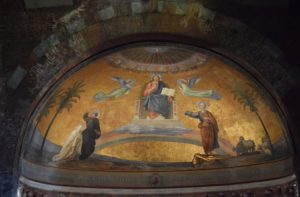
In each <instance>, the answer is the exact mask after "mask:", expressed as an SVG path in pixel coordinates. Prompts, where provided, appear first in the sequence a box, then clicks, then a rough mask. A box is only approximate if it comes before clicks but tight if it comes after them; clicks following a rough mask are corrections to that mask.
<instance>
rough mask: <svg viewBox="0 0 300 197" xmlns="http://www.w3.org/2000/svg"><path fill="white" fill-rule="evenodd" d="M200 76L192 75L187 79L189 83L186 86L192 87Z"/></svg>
mask: <svg viewBox="0 0 300 197" xmlns="http://www.w3.org/2000/svg"><path fill="white" fill-rule="evenodd" d="M200 79H201V78H200V77H192V78H191V79H190V80H189V84H188V87H189V88H192V87H193V86H194V85H195V84H197V83H198V82H199V81H200Z"/></svg>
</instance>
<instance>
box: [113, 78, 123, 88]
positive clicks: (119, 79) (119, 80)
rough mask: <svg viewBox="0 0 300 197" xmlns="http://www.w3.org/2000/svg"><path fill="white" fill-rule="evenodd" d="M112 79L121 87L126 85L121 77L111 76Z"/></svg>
mask: <svg viewBox="0 0 300 197" xmlns="http://www.w3.org/2000/svg"><path fill="white" fill-rule="evenodd" d="M112 79H113V80H114V81H117V82H118V83H119V84H120V86H121V87H124V86H126V81H125V80H124V79H123V78H122V77H113V78H112Z"/></svg>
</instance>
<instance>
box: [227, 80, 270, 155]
mask: <svg viewBox="0 0 300 197" xmlns="http://www.w3.org/2000/svg"><path fill="white" fill-rule="evenodd" d="M247 85H248V88H242V87H241V86H239V85H236V86H235V87H234V89H233V90H232V93H233V95H234V99H235V100H237V101H238V102H239V103H240V104H241V105H243V107H244V109H246V108H247V107H248V108H249V109H250V111H251V112H254V113H255V115H256V116H257V118H258V120H259V122H260V123H261V125H262V127H263V130H264V134H265V136H266V137H267V138H268V140H269V142H270V147H271V151H272V152H273V146H272V143H271V138H270V135H269V133H268V130H267V128H266V126H265V124H264V122H263V120H262V118H261V116H260V115H259V113H258V109H257V107H256V105H257V95H258V94H257V92H256V91H255V88H254V86H252V85H251V84H247Z"/></svg>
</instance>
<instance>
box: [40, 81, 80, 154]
mask: <svg viewBox="0 0 300 197" xmlns="http://www.w3.org/2000/svg"><path fill="white" fill-rule="evenodd" d="M84 86H85V84H84V83H83V82H75V83H74V84H73V86H71V87H69V88H67V89H66V90H65V91H64V92H63V93H61V94H60V95H59V98H58V99H59V102H58V106H57V109H56V112H55V114H54V116H53V117H52V119H51V121H50V123H49V125H48V127H47V129H46V132H45V135H44V138H43V142H42V145H41V150H40V151H41V152H42V151H43V149H44V145H45V142H46V139H47V136H48V134H49V131H50V129H51V127H52V124H53V123H54V121H55V119H56V117H57V116H58V114H60V113H61V112H62V111H63V110H64V109H67V110H68V111H70V109H71V108H72V107H73V104H74V103H76V102H77V101H78V100H79V99H80V95H79V94H80V93H82V92H84V90H83V89H82V88H83V87H84Z"/></svg>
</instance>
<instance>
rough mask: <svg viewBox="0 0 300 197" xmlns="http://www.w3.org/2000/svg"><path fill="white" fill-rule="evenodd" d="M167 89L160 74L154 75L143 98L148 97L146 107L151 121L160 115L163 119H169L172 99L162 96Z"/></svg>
mask: <svg viewBox="0 0 300 197" xmlns="http://www.w3.org/2000/svg"><path fill="white" fill-rule="evenodd" d="M167 87H168V86H167V85H166V84H165V83H164V82H163V81H162V79H161V76H160V75H159V74H153V75H152V77H151V81H149V82H148V83H147V84H146V87H145V89H144V91H143V96H145V97H146V99H145V101H144V107H145V109H146V111H147V112H148V114H147V117H148V118H149V119H155V118H157V117H158V116H160V115H161V116H163V118H168V117H169V115H170V108H171V102H172V97H169V96H166V95H162V94H161V93H162V90H163V88H167Z"/></svg>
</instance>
